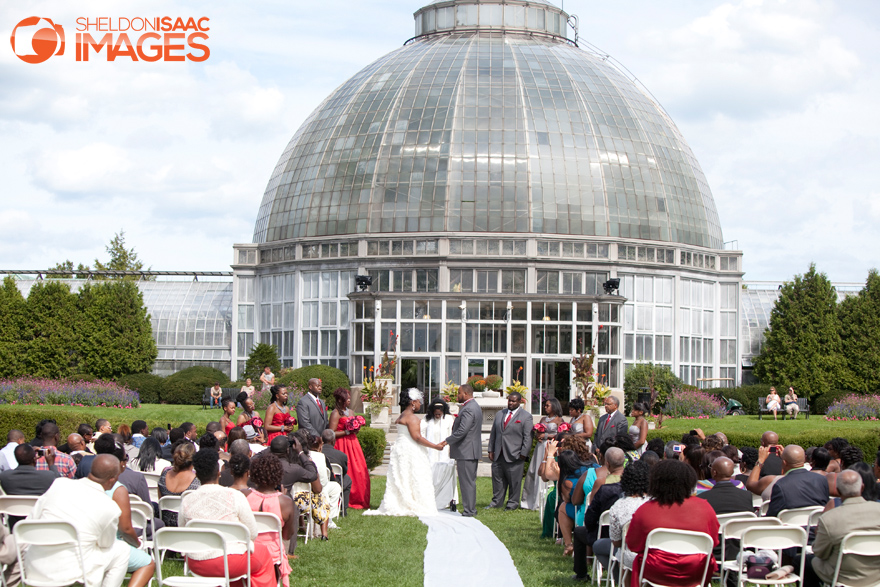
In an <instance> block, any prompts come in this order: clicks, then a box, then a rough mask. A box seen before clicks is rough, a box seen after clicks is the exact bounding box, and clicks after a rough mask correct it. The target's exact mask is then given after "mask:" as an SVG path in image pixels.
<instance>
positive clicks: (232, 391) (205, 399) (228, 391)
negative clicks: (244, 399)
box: [202, 387, 241, 410]
mask: <svg viewBox="0 0 880 587" xmlns="http://www.w3.org/2000/svg"><path fill="white" fill-rule="evenodd" d="M220 389H221V391H222V394H221V395H220V401H221V402H222V401H223V400H225V399H226V398H229V399H231V400H234V399H235V398H236V397H237V396H238V394H239V393H241V388H240V387H221V388H220ZM210 407H211V388H210V387H206V388H205V393H204V394H202V409H203V410H205V409H207V408H210Z"/></svg>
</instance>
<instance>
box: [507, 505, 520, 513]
mask: <svg viewBox="0 0 880 587" xmlns="http://www.w3.org/2000/svg"><path fill="white" fill-rule="evenodd" d="M518 509H519V508H518V507H510V506H507V507H506V508H504V511H506V512H512V511H513V510H518Z"/></svg>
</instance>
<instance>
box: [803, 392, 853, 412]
mask: <svg viewBox="0 0 880 587" xmlns="http://www.w3.org/2000/svg"><path fill="white" fill-rule="evenodd" d="M852 393H853V392H852V391H848V390H845V389H832V390H829V391H826V392H825V393H822V394H820V395H818V396H813V397H812V398H811V400H810V411H812V412H813V413H814V414H825V413H827V412H828V408H829V407H831V404H833V403H834V402H836V401H838V400H841V399H843V398H845V397H846V396H848V395H851V394H852Z"/></svg>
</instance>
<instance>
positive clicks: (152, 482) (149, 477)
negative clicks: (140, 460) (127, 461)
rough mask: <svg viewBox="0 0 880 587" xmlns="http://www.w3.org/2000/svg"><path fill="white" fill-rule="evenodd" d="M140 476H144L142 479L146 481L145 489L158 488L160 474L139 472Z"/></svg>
mask: <svg viewBox="0 0 880 587" xmlns="http://www.w3.org/2000/svg"><path fill="white" fill-rule="evenodd" d="M141 475H143V476H144V479H146V481H147V487H158V486H159V477H161V476H162V472H161V471H160V472H158V473H156V472H155V471H141Z"/></svg>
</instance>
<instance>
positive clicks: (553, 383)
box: [531, 359, 571, 415]
mask: <svg viewBox="0 0 880 587" xmlns="http://www.w3.org/2000/svg"><path fill="white" fill-rule="evenodd" d="M532 374H533V376H532V405H531V410H532V413H533V414H538V415H544V406H543V404H544V401H546V400H547V399H549V398H551V397H555V398H556V399H558V400H559V403H561V404H562V414H561V415H568V400H569V397H570V390H571V361H570V360H556V359H533V361H532Z"/></svg>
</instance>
